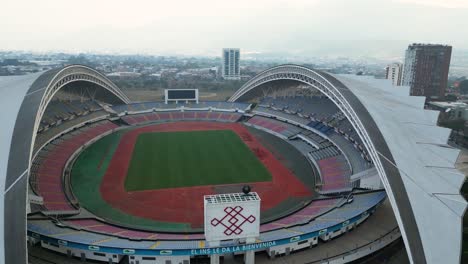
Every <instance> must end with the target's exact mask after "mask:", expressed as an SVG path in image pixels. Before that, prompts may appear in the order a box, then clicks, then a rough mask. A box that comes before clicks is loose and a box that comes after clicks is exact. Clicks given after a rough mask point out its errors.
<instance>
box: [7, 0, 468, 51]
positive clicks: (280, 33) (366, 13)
mask: <svg viewBox="0 0 468 264" xmlns="http://www.w3.org/2000/svg"><path fill="white" fill-rule="evenodd" d="M467 31H468V0H231V1H225V0H185V1H181V0H163V1H162V0H132V1H129V0H78V1H69V0H2V1H1V15H0V49H1V50H10V49H13V50H35V51H50V50H55V51H67V52H87V51H89V52H121V53H149V54H186V55H219V54H220V49H221V48H222V47H240V48H241V49H242V51H243V52H245V53H249V52H262V53H284V52H288V53H291V54H297V55H304V56H306V55H307V56H320V55H357V56H360V55H362V56H365V55H371V56H398V55H402V53H403V51H404V49H405V48H406V46H407V45H408V44H409V43H412V42H431V43H442V44H451V45H453V46H454V49H467V50H468V34H467Z"/></svg>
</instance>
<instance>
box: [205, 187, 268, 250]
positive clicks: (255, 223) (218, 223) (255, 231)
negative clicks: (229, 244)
mask: <svg viewBox="0 0 468 264" xmlns="http://www.w3.org/2000/svg"><path fill="white" fill-rule="evenodd" d="M204 201H205V238H206V240H207V241H221V240H227V239H238V238H256V237H258V236H259V233H260V197H258V195H257V193H255V192H251V193H249V194H247V195H246V194H243V193H230V194H218V195H206V196H205V197H204Z"/></svg>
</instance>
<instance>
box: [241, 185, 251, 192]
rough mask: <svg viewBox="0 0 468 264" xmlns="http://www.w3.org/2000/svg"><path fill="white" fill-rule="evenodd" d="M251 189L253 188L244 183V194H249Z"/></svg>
mask: <svg viewBox="0 0 468 264" xmlns="http://www.w3.org/2000/svg"><path fill="white" fill-rule="evenodd" d="M250 191H251V188H250V186H249V185H244V187H242V192H243V193H244V194H249V192H250Z"/></svg>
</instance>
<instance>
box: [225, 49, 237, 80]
mask: <svg viewBox="0 0 468 264" xmlns="http://www.w3.org/2000/svg"><path fill="white" fill-rule="evenodd" d="M239 61H240V50H239V49H223V65H222V66H221V76H222V77H223V78H224V79H226V80H240V65H239Z"/></svg>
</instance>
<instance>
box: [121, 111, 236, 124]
mask: <svg viewBox="0 0 468 264" xmlns="http://www.w3.org/2000/svg"><path fill="white" fill-rule="evenodd" d="M241 116H242V114H240V113H231V112H210V111H196V112H180V111H179V112H172V111H171V112H150V113H142V114H135V115H125V116H122V117H121V118H122V120H123V121H125V122H126V123H128V124H129V125H140V124H144V123H152V122H175V121H184V120H191V121H193V120H199V121H218V122H236V121H237V120H238V119H239V118H240V117H241Z"/></svg>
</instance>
